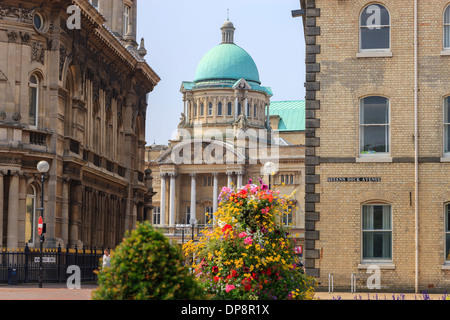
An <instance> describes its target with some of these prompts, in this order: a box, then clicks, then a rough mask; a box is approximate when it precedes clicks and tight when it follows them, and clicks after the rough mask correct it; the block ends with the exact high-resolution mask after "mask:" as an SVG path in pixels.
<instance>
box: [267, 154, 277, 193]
mask: <svg viewBox="0 0 450 320" xmlns="http://www.w3.org/2000/svg"><path fill="white" fill-rule="evenodd" d="M277 171H278V168H277V165H276V164H275V163H273V162H272V161H268V162H266V163H264V173H265V174H267V175H269V190H270V188H271V181H270V180H271V179H270V177H271V176H272V175H274V174H275V173H277Z"/></svg>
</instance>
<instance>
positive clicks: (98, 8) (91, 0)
mask: <svg viewBox="0 0 450 320" xmlns="http://www.w3.org/2000/svg"><path fill="white" fill-rule="evenodd" d="M92 2H93V0H89V3H90V4H91V5H92V6H93V7H94V8H95V9H97V11H99V12H100V0H97V5H95V4H93V3H92Z"/></svg>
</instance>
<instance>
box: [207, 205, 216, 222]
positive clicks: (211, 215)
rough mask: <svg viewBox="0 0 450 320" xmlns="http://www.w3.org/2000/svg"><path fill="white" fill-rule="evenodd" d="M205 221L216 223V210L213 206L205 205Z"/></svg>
mask: <svg viewBox="0 0 450 320" xmlns="http://www.w3.org/2000/svg"><path fill="white" fill-rule="evenodd" d="M205 221H206V223H207V224H213V223H214V211H213V207H210V206H206V207H205Z"/></svg>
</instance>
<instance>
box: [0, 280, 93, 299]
mask: <svg viewBox="0 0 450 320" xmlns="http://www.w3.org/2000/svg"><path fill="white" fill-rule="evenodd" d="M95 288H97V285H95V284H81V286H80V289H68V288H67V285H66V284H65V283H62V284H53V283H51V284H50V283H44V284H42V288H39V287H38V284H37V283H36V284H20V285H17V286H7V285H0V300H91V293H92V290H94V289H95Z"/></svg>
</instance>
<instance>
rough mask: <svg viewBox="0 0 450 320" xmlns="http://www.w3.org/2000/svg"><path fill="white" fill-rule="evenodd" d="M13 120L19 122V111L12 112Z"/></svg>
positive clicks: (20, 117)
mask: <svg viewBox="0 0 450 320" xmlns="http://www.w3.org/2000/svg"><path fill="white" fill-rule="evenodd" d="M11 118H12V119H13V120H14V121H16V122H19V121H20V119H22V116H21V115H20V113H19V112H14V114H13V115H12V117H11Z"/></svg>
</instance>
